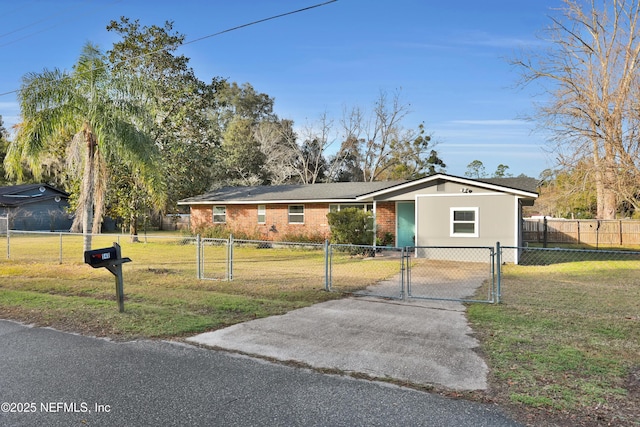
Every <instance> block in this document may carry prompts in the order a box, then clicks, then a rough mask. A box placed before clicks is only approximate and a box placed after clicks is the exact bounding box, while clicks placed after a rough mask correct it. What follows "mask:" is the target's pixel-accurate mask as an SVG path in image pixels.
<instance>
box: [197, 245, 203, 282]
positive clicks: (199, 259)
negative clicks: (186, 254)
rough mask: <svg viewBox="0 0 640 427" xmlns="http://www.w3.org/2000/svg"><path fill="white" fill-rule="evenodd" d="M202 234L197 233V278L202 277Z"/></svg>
mask: <svg viewBox="0 0 640 427" xmlns="http://www.w3.org/2000/svg"><path fill="white" fill-rule="evenodd" d="M201 243H202V242H201V240H200V235H199V234H197V235H196V278H198V279H202V246H201Z"/></svg>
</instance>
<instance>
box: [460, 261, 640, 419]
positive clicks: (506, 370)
mask: <svg viewBox="0 0 640 427" xmlns="http://www.w3.org/2000/svg"><path fill="white" fill-rule="evenodd" d="M548 264H549V265H544V266H515V265H505V266H503V273H504V274H503V279H502V301H503V303H502V304H500V305H471V306H469V308H468V315H469V320H470V322H471V323H472V324H473V328H474V330H475V331H476V332H477V333H478V336H479V337H480V339H481V342H482V351H483V352H484V354H485V355H486V357H487V359H488V363H489V365H490V367H491V376H492V384H493V385H492V388H493V389H494V392H495V393H496V394H497V396H498V398H499V400H500V401H502V402H503V403H507V404H510V405H513V407H514V408H515V409H516V410H518V411H521V412H524V413H527V416H528V417H534V419H535V417H536V416H538V417H539V416H545V417H549V416H551V417H557V418H558V419H564V420H565V421H566V420H567V419H572V418H571V417H573V419H575V420H582V421H580V422H585V423H587V424H588V423H594V425H599V423H602V424H605V425H606V422H611V423H614V424H615V425H639V424H637V422H638V420H640V388H639V385H638V384H637V381H636V382H634V378H636V375H637V374H638V373H640V276H639V275H638V271H640V262H639V261H636V260H627V261H620V260H617V261H615V262H611V261H608V260H605V261H593V260H591V261H574V262H564V263H548ZM605 421H606V422H605ZM575 424H576V425H578V424H580V423H579V422H578V421H576V422H575Z"/></svg>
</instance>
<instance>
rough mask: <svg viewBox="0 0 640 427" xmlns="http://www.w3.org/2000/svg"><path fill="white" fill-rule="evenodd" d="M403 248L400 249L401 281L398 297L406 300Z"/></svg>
mask: <svg viewBox="0 0 640 427" xmlns="http://www.w3.org/2000/svg"><path fill="white" fill-rule="evenodd" d="M404 250H405V248H402V249H401V250H400V259H401V262H400V281H401V285H400V299H402V300H404V301H406V300H407V294H408V290H407V283H406V277H407V276H406V274H405V271H406V266H405V261H404Z"/></svg>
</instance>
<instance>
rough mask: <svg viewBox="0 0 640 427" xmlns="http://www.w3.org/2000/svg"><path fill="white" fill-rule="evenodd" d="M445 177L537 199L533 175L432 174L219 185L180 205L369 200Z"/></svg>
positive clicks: (444, 178) (183, 201) (181, 201)
mask: <svg viewBox="0 0 640 427" xmlns="http://www.w3.org/2000/svg"><path fill="white" fill-rule="evenodd" d="M437 180H447V181H454V182H459V183H462V184H464V185H474V186H476V187H484V188H487V189H492V190H497V191H502V192H505V193H510V194H515V195H518V196H521V197H527V198H537V197H538V194H537V193H536V187H537V180H536V179H534V178H527V177H517V178H490V179H482V180H474V179H469V178H461V177H456V176H453V175H445V174H435V175H430V176H428V177H426V178H420V179H417V180H413V181H375V182H333V183H323V184H288V185H259V186H251V187H222V188H220V189H217V190H212V191H209V192H207V193H205V194H201V195H199V196H194V197H189V198H187V199H183V200H180V201H179V202H178V204H179V205H202V204H207V205H210V204H216V203H220V204H223V203H224V204H262V203H303V202H304V203H313V202H323V203H327V202H334V203H348V202H355V201H364V200H371V199H372V198H373V197H375V196H378V195H382V194H385V193H388V192H391V191H398V190H403V189H407V191H411V189H412V188H413V187H415V186H420V185H424V184H429V183H430V182H431V181H437Z"/></svg>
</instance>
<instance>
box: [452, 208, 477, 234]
mask: <svg viewBox="0 0 640 427" xmlns="http://www.w3.org/2000/svg"><path fill="white" fill-rule="evenodd" d="M449 209H450V210H449V218H450V220H449V223H450V233H449V236H450V237H478V225H479V222H478V208H477V207H473V208H459V207H455V208H449ZM468 211H471V212H473V213H474V214H473V221H461V220H458V221H456V220H455V219H454V218H455V213H456V212H468ZM456 224H473V233H461V232H456V231H455V225H456Z"/></svg>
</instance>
